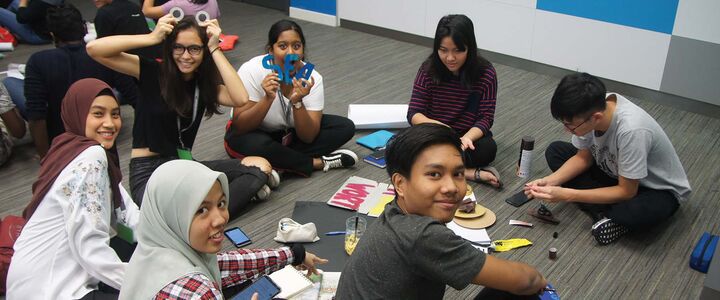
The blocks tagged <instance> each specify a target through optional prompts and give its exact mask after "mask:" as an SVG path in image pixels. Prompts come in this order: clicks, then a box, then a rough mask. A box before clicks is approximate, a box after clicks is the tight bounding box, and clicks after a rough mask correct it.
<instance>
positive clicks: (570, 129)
mask: <svg viewBox="0 0 720 300" xmlns="http://www.w3.org/2000/svg"><path fill="white" fill-rule="evenodd" d="M590 119H592V115H590V116H589V117H587V118H586V119H585V121H582V123H580V124H578V125H577V126H575V127H572V128H570V126H568V125H569V124H566V123H562V124H563V126H565V128H567V130H569V131H570V132H571V133H572V134H575V135H577V133H575V129H578V128H579V127H580V126H583V124H585V123H587V121H590Z"/></svg>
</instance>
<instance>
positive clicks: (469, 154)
mask: <svg viewBox="0 0 720 300" xmlns="http://www.w3.org/2000/svg"><path fill="white" fill-rule="evenodd" d="M496 96H497V77H496V74H495V68H493V66H492V64H491V63H490V62H489V61H487V60H486V59H485V58H483V57H482V56H480V54H478V50H477V42H476V41H475V30H474V28H473V23H472V21H471V20H470V19H469V18H468V17H467V16H465V15H448V16H445V17H443V18H442V19H440V22H438V26H437V29H436V30H435V41H434V43H433V52H432V53H431V54H430V56H429V57H428V58H427V59H426V60H425V62H423V64H422V66H420V70H418V73H417V76H416V77H415V82H414V84H413V91H412V98H411V99H410V106H409V109H408V115H407V118H408V121H409V122H410V124H412V125H417V124H422V123H438V124H442V125H445V126H448V127H450V128H452V129H454V130H455V131H456V132H457V133H458V134H459V135H460V136H461V137H460V141H461V143H462V150H463V152H464V153H463V156H464V159H465V165H466V167H467V170H466V171H465V177H466V178H467V179H468V180H473V181H476V182H481V183H486V184H489V185H491V186H493V187H496V188H499V187H501V182H500V178H499V175H498V172H497V170H496V169H495V168H493V167H489V166H488V165H489V164H490V163H491V162H492V161H493V160H495V153H496V152H497V145H496V144H495V140H493V138H492V136H493V135H492V132H491V131H490V128H491V127H492V125H493V120H494V115H495V100H496Z"/></svg>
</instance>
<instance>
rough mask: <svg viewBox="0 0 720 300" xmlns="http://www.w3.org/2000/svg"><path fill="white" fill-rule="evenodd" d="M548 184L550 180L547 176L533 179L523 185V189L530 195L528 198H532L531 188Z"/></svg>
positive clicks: (526, 194)
mask: <svg viewBox="0 0 720 300" xmlns="http://www.w3.org/2000/svg"><path fill="white" fill-rule="evenodd" d="M546 185H548V182H547V180H546V179H545V177H543V178H539V179H535V180H533V181H530V182H528V183H526V184H525V186H524V187H523V191H524V192H525V196H528V199H532V194H531V193H530V189H531V188H532V187H534V186H546Z"/></svg>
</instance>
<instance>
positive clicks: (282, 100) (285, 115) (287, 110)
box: [278, 89, 292, 131]
mask: <svg viewBox="0 0 720 300" xmlns="http://www.w3.org/2000/svg"><path fill="white" fill-rule="evenodd" d="M278 95H279V96H280V98H279V99H280V106H281V107H282V110H283V118H284V119H285V131H287V129H288V128H289V127H290V114H292V108H291V107H290V100H288V103H285V96H283V94H282V90H281V89H278Z"/></svg>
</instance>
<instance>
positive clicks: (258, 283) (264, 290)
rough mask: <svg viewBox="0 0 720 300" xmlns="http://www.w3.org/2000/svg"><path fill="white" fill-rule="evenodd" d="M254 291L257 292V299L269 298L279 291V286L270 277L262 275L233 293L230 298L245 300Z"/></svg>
mask: <svg viewBox="0 0 720 300" xmlns="http://www.w3.org/2000/svg"><path fill="white" fill-rule="evenodd" d="M254 293H258V300H270V299H272V298H273V297H275V295H277V294H279V293H280V288H279V287H278V286H277V285H276V284H275V283H274V282H273V281H272V280H271V279H270V277H267V276H263V277H260V278H258V280H255V282H253V283H252V284H251V285H250V286H248V287H247V288H245V289H244V290H242V291H241V292H240V293H238V294H237V295H235V297H233V298H232V300H247V299H250V298H251V297H252V295H253V294H254Z"/></svg>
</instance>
